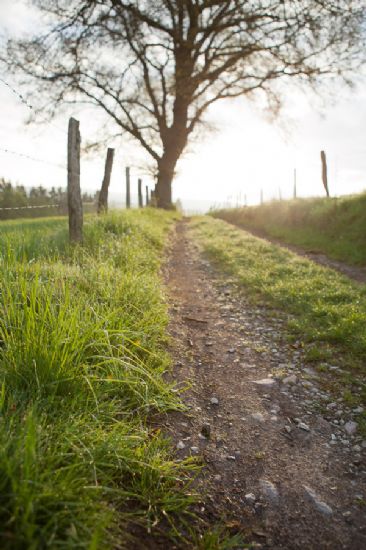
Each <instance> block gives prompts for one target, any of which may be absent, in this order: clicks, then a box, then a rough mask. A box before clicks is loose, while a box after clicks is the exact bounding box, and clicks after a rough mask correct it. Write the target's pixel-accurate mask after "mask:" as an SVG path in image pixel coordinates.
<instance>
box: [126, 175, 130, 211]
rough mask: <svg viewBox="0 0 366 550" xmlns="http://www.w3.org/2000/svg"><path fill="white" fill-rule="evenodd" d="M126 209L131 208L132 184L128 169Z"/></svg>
mask: <svg viewBox="0 0 366 550" xmlns="http://www.w3.org/2000/svg"><path fill="white" fill-rule="evenodd" d="M126 208H131V183H130V169H129V167H128V166H127V168H126Z"/></svg>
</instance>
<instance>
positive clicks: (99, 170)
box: [0, 0, 366, 210]
mask: <svg viewBox="0 0 366 550" xmlns="http://www.w3.org/2000/svg"><path fill="white" fill-rule="evenodd" d="M29 15H30V14H29V11H28V9H27V8H26V7H25V5H24V2H23V1H22V0H19V1H18V2H17V1H14V0H0V21H1V27H0V29H1V34H2V35H9V34H13V33H14V32H20V31H24V30H26V29H27V28H28V25H29V21H32V18H31V17H29ZM0 76H1V75H0ZM10 83H11V82H10ZM288 96H289V97H287V100H286V103H285V107H284V112H283V114H282V117H281V120H280V121H277V122H275V123H271V122H269V121H268V120H266V119H265V117H264V116H263V115H262V113H261V112H260V111H259V110H258V107H255V105H253V104H251V103H249V102H248V101H247V100H245V99H244V98H243V99H238V100H235V101H231V102H222V103H218V104H217V105H216V106H214V107H213V108H212V110H211V111H210V113H209V115H208V119H209V122H210V123H212V124H214V125H215V126H216V128H217V129H216V131H214V132H210V133H207V134H206V135H204V136H203V137H202V136H201V137H200V139H199V140H198V141H197V142H195V143H193V144H191V146H190V147H189V151H188V153H187V154H186V156H185V158H184V159H183V160H182V161H181V162H180V164H179V167H178V174H177V177H176V180H175V183H174V187H173V192H174V196H175V198H180V199H181V200H182V202H183V205H184V206H185V207H186V208H187V209H193V210H198V209H207V208H208V207H209V206H210V205H214V204H223V203H226V202H231V203H232V204H236V203H237V202H239V203H243V202H244V197H245V195H246V199H247V202H248V203H249V204H255V203H258V202H259V198H260V190H261V189H263V194H264V198H265V199H270V198H278V196H279V193H280V189H281V194H282V197H290V196H291V195H292V190H293V178H294V169H295V168H296V172H297V189H298V196H311V195H322V194H324V190H323V187H322V183H321V176H320V174H321V171H320V150H321V149H324V150H325V151H326V153H327V160H328V169H329V186H330V191H331V194H333V195H342V194H348V193H357V192H360V191H363V190H365V189H366V139H365V133H366V91H365V87H364V88H362V86H359V88H358V89H356V90H353V91H350V90H342V91H340V92H339V93H338V97H335V98H334V99H335V100H336V103H335V104H332V105H329V106H327V107H322V108H321V107H320V102H319V100H318V99H316V98H315V97H314V96H313V95H310V96H308V98H306V97H305V96H304V95H303V94H300V93H294V91H293V90H289V94H288ZM0 104H1V122H2V124H1V127H0V177H5V178H7V179H10V180H11V181H13V182H18V183H21V184H23V185H25V186H26V187H29V186H32V185H40V184H41V185H43V186H45V187H51V186H53V185H54V186H56V187H58V186H62V187H65V186H66V170H65V168H60V167H58V166H55V165H54V164H56V165H63V166H65V162H66V130H67V117H65V116H64V117H63V118H60V119H58V120H56V121H55V123H54V124H55V126H45V127H44V126H26V125H25V121H26V119H27V116H28V114H29V111H28V109H27V107H25V106H24V105H22V103H21V102H20V101H19V99H18V98H17V97H16V96H15V95H14V94H13V93H12V92H11V91H10V90H9V89H8V88H7V87H6V86H4V85H3V84H2V83H1V82H0ZM320 113H321V114H320ZM69 114H72V115H74V116H75V117H76V118H78V119H79V120H80V125H81V134H82V139H83V140H92V139H93V131H94V127H93V125H91V123H90V120H91V117H90V112H87V111H83V110H82V108H80V109H77V108H75V110H74V112H73V113H69ZM285 127H286V128H285ZM111 145H112V144H111ZM3 149H7V150H9V151H15V152H18V153H23V154H25V155H29V156H31V157H34V158H37V159H43V160H47V161H48V162H50V163H51V164H44V163H41V162H35V161H32V160H29V159H26V158H24V157H19V156H16V155H12V154H10V153H5V152H4V151H2V150H3ZM133 157H134V152H133V149H132V148H131V146H130V145H129V144H128V143H126V144H124V145H123V146H122V147H120V148H119V149H118V150H117V151H116V157H115V165H114V170H113V176H112V182H111V188H110V196H111V199H112V201H114V202H120V201H121V200H123V198H124V168H125V166H126V165H128V164H132V165H133ZM103 164H104V158H103V155H102V154H100V155H99V158H96V159H95V160H85V161H83V162H82V188H83V190H87V191H92V190H96V189H98V188H99V187H100V184H101V180H102V177H103ZM139 176H142V177H143V179H144V182H145V183H149V184H150V185H152V180H151V178H149V177H148V176H144V174H143V173H141V172H139V171H138V170H137V169H133V168H132V183H133V184H134V183H136V182H137V177H139Z"/></svg>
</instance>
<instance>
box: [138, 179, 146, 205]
mask: <svg viewBox="0 0 366 550" xmlns="http://www.w3.org/2000/svg"><path fill="white" fill-rule="evenodd" d="M137 185H138V195H139V208H142V207H143V206H144V205H143V201H142V180H141V179H140V178H139V179H138V181H137Z"/></svg>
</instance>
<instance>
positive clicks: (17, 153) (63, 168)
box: [0, 147, 67, 170]
mask: <svg viewBox="0 0 366 550" xmlns="http://www.w3.org/2000/svg"><path fill="white" fill-rule="evenodd" d="M0 151H1V152H2V153H8V154H10V155H15V156H17V157H22V158H26V159H28V160H32V161H33V162H40V163H42V164H48V165H50V166H54V167H56V168H59V169H60V170H66V169H67V167H66V165H63V164H57V163H56V162H52V161H49V160H44V159H40V158H36V157H32V156H30V155H27V154H26V153H19V152H18V151H12V150H11V149H6V148H5V147H0Z"/></svg>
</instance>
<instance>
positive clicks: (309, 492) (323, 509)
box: [303, 485, 333, 516]
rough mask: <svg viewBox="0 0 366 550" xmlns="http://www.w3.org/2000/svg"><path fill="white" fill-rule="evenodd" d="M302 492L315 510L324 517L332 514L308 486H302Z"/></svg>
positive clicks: (330, 509)
mask: <svg viewBox="0 0 366 550" xmlns="http://www.w3.org/2000/svg"><path fill="white" fill-rule="evenodd" d="M303 487H304V490H305V493H306V495H307V496H308V498H309V499H310V500H311V502H312V503H313V504H314V505H315V508H316V509H317V510H318V511H319V512H321V513H322V514H324V515H326V516H330V515H332V514H333V510H332V508H331V507H330V506H329V505H328V504H327V503H326V502H324V501H323V500H320V498H319V497H318V495H317V494H316V493H315V491H314V490H313V489H312V488H311V487H309V486H308V485H303Z"/></svg>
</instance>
